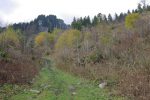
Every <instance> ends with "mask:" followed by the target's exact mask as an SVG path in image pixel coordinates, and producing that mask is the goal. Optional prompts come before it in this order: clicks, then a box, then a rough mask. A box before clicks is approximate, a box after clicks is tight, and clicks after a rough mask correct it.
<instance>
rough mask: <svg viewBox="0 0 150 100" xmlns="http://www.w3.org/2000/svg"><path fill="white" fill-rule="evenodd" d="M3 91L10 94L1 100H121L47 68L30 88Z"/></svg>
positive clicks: (17, 87) (10, 87) (2, 95)
mask: <svg viewBox="0 0 150 100" xmlns="http://www.w3.org/2000/svg"><path fill="white" fill-rule="evenodd" d="M31 89H32V90H38V91H40V93H34V92H31V91H30V90H31ZM3 90H5V91H7V92H8V93H10V94H9V95H8V94H7V95H4V93H3V94H1V95H0V97H1V98H2V100H122V99H121V98H118V97H111V96H109V95H108V94H109V93H108V92H107V91H106V90H102V89H100V88H98V86H96V85H94V84H92V83H91V82H89V81H86V80H84V79H80V78H78V77H74V76H71V75H70V74H67V73H64V72H62V71H60V70H58V69H55V68H53V69H49V68H48V67H45V68H43V69H42V70H41V72H40V73H39V75H38V76H37V77H36V78H35V80H34V83H33V84H32V85H31V86H26V85H25V86H17V85H15V86H14V85H5V86H3ZM73 93H75V94H73ZM1 98H0V99H1Z"/></svg>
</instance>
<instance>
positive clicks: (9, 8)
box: [0, 0, 140, 24]
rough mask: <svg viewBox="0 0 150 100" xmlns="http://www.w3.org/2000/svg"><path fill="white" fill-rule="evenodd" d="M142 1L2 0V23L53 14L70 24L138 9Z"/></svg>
mask: <svg viewBox="0 0 150 100" xmlns="http://www.w3.org/2000/svg"><path fill="white" fill-rule="evenodd" d="M139 2H140V0H0V21H3V22H5V23H9V24H10V23H15V22H27V21H31V20H33V19H34V18H36V17H37V16H38V15H40V14H45V15H49V14H53V15H56V16H57V17H58V18H61V19H63V20H64V21H65V22H66V23H70V22H71V21H72V19H73V17H74V16H75V17H84V16H87V15H90V17H93V16H94V15H97V14H98V13H104V14H108V13H111V14H114V13H115V12H117V13H120V12H127V10H128V9H130V10H132V9H135V8H137V4H138V3H139Z"/></svg>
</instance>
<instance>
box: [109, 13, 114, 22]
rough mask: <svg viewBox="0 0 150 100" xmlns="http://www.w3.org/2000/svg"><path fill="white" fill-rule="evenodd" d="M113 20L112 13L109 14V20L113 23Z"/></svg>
mask: <svg viewBox="0 0 150 100" xmlns="http://www.w3.org/2000/svg"><path fill="white" fill-rule="evenodd" d="M112 21H113V18H112V16H111V14H109V15H108V22H110V23H111V22H112Z"/></svg>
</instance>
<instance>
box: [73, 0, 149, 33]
mask: <svg viewBox="0 0 150 100" xmlns="http://www.w3.org/2000/svg"><path fill="white" fill-rule="evenodd" d="M145 11H150V6H149V5H147V4H146V1H145V0H143V2H142V1H141V3H139V4H138V6H137V9H135V10H132V11H130V10H128V11H127V13H122V12H121V13H120V14H117V13H115V15H114V16H112V15H111V14H108V16H106V15H105V14H102V13H99V14H97V15H96V16H94V18H90V16H85V17H84V18H82V17H80V18H75V17H74V19H73V22H72V23H71V26H72V28H74V29H78V30H82V29H83V28H84V27H94V26H97V25H98V24H112V23H121V22H124V21H125V17H126V16H127V15H129V14H132V13H143V12H145Z"/></svg>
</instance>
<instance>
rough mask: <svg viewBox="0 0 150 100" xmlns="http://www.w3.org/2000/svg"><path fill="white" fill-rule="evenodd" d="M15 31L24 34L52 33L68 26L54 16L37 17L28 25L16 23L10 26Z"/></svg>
mask: <svg viewBox="0 0 150 100" xmlns="http://www.w3.org/2000/svg"><path fill="white" fill-rule="evenodd" d="M12 26H13V28H14V29H15V30H17V29H19V30H21V31H22V32H24V33H26V34H27V33H28V34H36V33H39V32H43V31H44V32H52V31H53V30H54V28H59V29H67V28H68V25H67V24H65V23H64V21H63V20H62V19H58V18H57V17H56V16H55V15H48V16H45V15H39V16H38V17H37V18H36V19H34V20H33V21H31V22H29V23H18V24H13V25H12Z"/></svg>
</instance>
